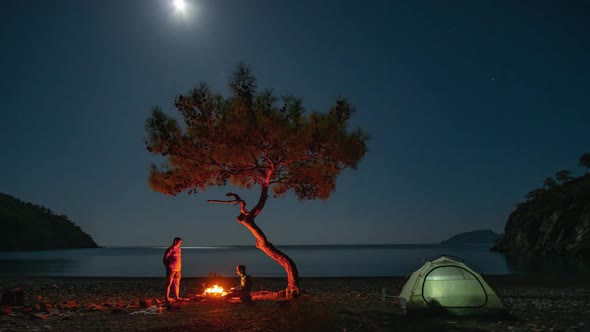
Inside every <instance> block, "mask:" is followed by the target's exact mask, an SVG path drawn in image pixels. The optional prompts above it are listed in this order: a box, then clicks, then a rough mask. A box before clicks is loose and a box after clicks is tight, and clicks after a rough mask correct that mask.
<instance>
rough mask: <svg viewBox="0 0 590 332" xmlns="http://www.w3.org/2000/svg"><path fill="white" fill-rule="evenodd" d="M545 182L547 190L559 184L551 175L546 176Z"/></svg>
mask: <svg viewBox="0 0 590 332" xmlns="http://www.w3.org/2000/svg"><path fill="white" fill-rule="evenodd" d="M543 184H544V185H545V189H547V190H549V189H552V188H555V187H556V186H557V182H556V181H555V179H553V178H551V177H549V178H546V179H545V181H544V182H543Z"/></svg>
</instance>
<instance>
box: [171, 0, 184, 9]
mask: <svg viewBox="0 0 590 332" xmlns="http://www.w3.org/2000/svg"><path fill="white" fill-rule="evenodd" d="M172 4H173V5H174V8H176V10H178V11H181V12H183V11H184V10H185V9H186V3H185V2H184V0H174V1H173V2H172Z"/></svg>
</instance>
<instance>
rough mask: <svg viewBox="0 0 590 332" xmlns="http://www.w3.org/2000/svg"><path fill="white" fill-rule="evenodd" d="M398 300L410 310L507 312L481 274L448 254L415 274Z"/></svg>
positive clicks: (409, 279)
mask: <svg viewBox="0 0 590 332" xmlns="http://www.w3.org/2000/svg"><path fill="white" fill-rule="evenodd" d="M398 303H399V305H400V307H401V308H402V309H404V310H406V311H407V312H408V313H410V312H415V311H423V310H433V309H436V310H438V311H444V312H447V313H451V314H455V315H473V314H484V313H499V312H504V306H503V305H502V301H500V299H499V298H498V296H497V295H496V293H494V291H493V290H492V288H491V287H490V286H489V285H488V284H487V283H486V282H485V280H483V278H482V277H481V275H479V274H478V273H477V272H475V271H473V270H472V269H471V268H469V267H468V266H467V265H465V264H464V263H462V262H460V261H456V260H454V259H451V258H449V257H446V256H441V257H439V258H437V259H434V260H431V261H428V262H426V263H425V264H424V265H423V266H422V267H421V268H419V269H418V270H417V271H415V272H414V273H412V274H411V275H410V277H409V278H408V280H407V282H406V284H405V285H404V287H403V288H402V291H401V293H400V295H399V297H398Z"/></svg>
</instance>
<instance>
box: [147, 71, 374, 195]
mask: <svg viewBox="0 0 590 332" xmlns="http://www.w3.org/2000/svg"><path fill="white" fill-rule="evenodd" d="M229 86H230V90H231V96H229V97H223V96H221V95H220V94H216V93H214V92H213V91H212V90H211V88H210V87H209V86H208V85H207V84H206V83H201V84H199V85H198V86H197V87H195V88H194V89H192V90H191V91H189V92H188V93H186V94H184V95H179V96H177V97H176V98H175V102H174V106H175V107H176V109H177V110H178V112H179V113H180V115H181V116H182V125H181V124H180V123H179V121H177V120H176V119H175V118H173V117H171V116H168V115H167V114H166V113H164V112H163V111H162V109H160V108H158V107H156V108H154V109H153V110H152V113H151V116H150V117H149V118H148V119H147V121H146V131H147V133H148V135H149V138H148V140H147V141H146V145H147V149H148V150H149V151H150V152H152V153H154V154H159V155H162V156H165V157H166V161H165V163H164V164H163V165H160V166H156V165H152V169H151V174H150V179H149V182H150V185H151V187H152V188H153V189H154V190H156V191H160V192H163V193H166V194H170V195H177V194H178V193H180V192H182V191H184V190H188V191H189V193H193V192H198V191H204V190H206V189H207V187H209V186H220V185H226V184H228V182H229V184H232V185H235V186H238V187H240V188H246V189H250V188H252V187H253V186H255V185H260V186H270V187H271V189H272V190H273V192H274V195H275V196H281V195H284V194H285V193H286V192H288V191H292V192H294V193H295V195H296V196H297V197H298V198H300V199H302V200H307V199H317V198H320V199H327V198H328V197H329V195H330V194H331V192H333V191H334V189H335V179H336V176H337V175H338V174H339V173H340V172H341V171H342V170H343V169H345V168H356V167H357V165H358V163H359V161H360V160H361V159H362V158H363V156H364V155H365V153H366V152H367V147H366V141H367V140H368V138H369V137H368V135H367V133H365V132H364V131H363V130H361V129H356V130H353V131H349V130H348V129H347V126H348V122H349V119H350V117H351V115H352V114H353V113H354V108H353V106H352V105H351V104H350V103H349V102H348V101H347V100H346V99H344V98H339V99H337V100H336V103H335V105H334V106H333V107H332V108H331V109H330V110H329V111H328V112H327V113H318V112H309V113H308V112H306V111H305V109H304V108H303V105H302V101H301V99H299V98H295V97H293V96H290V95H284V96H277V95H276V94H275V93H274V91H273V90H269V89H267V90H263V91H262V92H257V90H256V89H257V82H256V78H255V76H254V75H253V74H252V70H251V69H250V67H249V66H247V65H245V64H240V65H238V67H237V69H236V70H235V72H234V73H233V77H232V79H231V81H230V85H229Z"/></svg>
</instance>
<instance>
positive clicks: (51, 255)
mask: <svg viewBox="0 0 590 332" xmlns="http://www.w3.org/2000/svg"><path fill="white" fill-rule="evenodd" d="M165 249H166V248H165V247H112V248H98V249H75V250H56V251H27V252H0V276H77V277H78V276H84V277H89V276H92V277H161V276H162V275H164V267H163V265H162V256H163V254H164V250H165ZM279 249H281V250H282V251H283V252H285V253H286V254H287V255H289V256H290V257H291V258H292V259H293V260H294V261H295V262H296V263H297V267H298V269H299V274H300V276H301V277H331V276H405V275H408V274H409V273H411V272H412V271H414V270H416V269H418V268H419V267H420V266H422V264H423V263H424V261H425V260H427V259H429V258H432V257H435V256H438V255H441V254H446V255H454V256H457V257H460V258H462V259H463V260H465V261H466V262H467V263H468V264H469V265H470V266H472V267H473V268H474V269H475V270H476V271H478V272H480V273H483V274H488V275H489V274H524V273H529V272H544V273H548V272H551V273H562V272H563V273H566V272H582V273H588V272H590V263H588V262H584V261H566V260H563V259H551V260H548V259H547V258H544V259H530V258H518V259H514V258H510V259H508V258H506V257H505V256H503V255H501V254H498V253H495V252H491V251H489V245H468V246H444V245H436V244H432V245H377V246H370V245H366V246H356V245H342V246H281V247H279ZM182 261H183V270H182V272H183V273H182V274H183V276H184V277H204V276H207V275H208V274H209V273H210V272H216V273H217V274H218V275H219V274H221V275H224V276H234V266H235V265H236V264H244V265H246V266H247V267H248V271H249V272H250V273H251V274H252V275H255V276H260V277H283V276H285V272H284V270H283V269H282V267H280V266H279V265H277V264H276V263H275V262H274V261H273V260H271V259H270V258H268V257H267V256H266V255H265V254H264V253H262V252H261V251H260V250H258V249H256V248H255V247H245V246H240V247H232V246H227V247H184V246H183V247H182Z"/></svg>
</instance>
